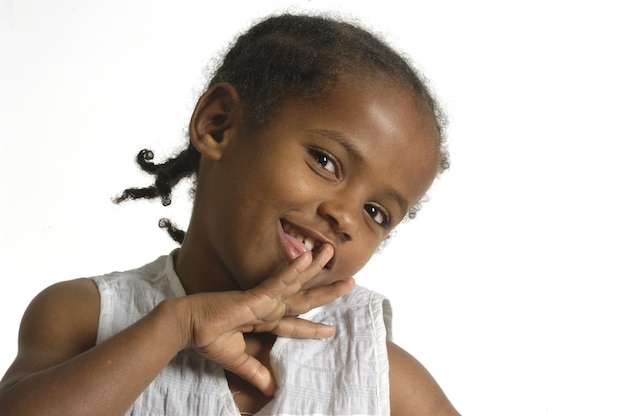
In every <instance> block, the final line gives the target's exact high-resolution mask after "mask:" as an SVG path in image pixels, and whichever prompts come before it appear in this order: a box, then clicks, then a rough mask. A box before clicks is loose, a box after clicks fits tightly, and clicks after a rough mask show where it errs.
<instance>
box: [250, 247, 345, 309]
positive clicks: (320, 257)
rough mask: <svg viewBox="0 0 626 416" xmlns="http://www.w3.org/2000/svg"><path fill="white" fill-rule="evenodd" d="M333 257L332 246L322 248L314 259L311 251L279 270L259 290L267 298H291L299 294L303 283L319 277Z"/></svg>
mask: <svg viewBox="0 0 626 416" xmlns="http://www.w3.org/2000/svg"><path fill="white" fill-rule="evenodd" d="M332 256H333V248H332V246H331V245H330V244H324V245H323V246H322V247H320V249H319V251H318V253H317V254H316V255H315V256H314V257H313V254H312V253H311V252H310V251H306V252H304V253H302V254H301V255H300V256H298V257H297V258H296V259H294V260H293V261H292V262H291V263H290V264H288V265H286V266H285V267H282V268H281V269H279V270H278V271H277V272H276V273H275V274H274V275H273V276H272V278H270V279H267V280H265V281H264V282H263V283H262V284H261V285H260V286H258V288H259V290H261V291H263V293H264V294H265V295H266V296H269V297H272V298H275V297H282V298H286V297H289V296H291V295H293V294H295V293H297V292H298V291H299V290H300V289H301V288H302V284H303V283H305V282H308V281H309V280H311V279H312V278H314V277H315V276H317V274H318V273H319V272H320V271H322V269H323V268H324V266H325V265H326V264H327V263H328V261H330V259H331V258H332Z"/></svg>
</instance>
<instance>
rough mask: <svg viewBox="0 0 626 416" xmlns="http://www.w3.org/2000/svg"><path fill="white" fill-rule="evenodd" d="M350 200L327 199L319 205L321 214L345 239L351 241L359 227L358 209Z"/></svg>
mask: <svg viewBox="0 0 626 416" xmlns="http://www.w3.org/2000/svg"><path fill="white" fill-rule="evenodd" d="M353 205H355V204H350V203H349V201H340V200H326V201H324V202H322V203H321V204H320V205H319V208H318V213H319V215H320V216H321V217H322V218H324V219H325V220H327V221H328V222H329V223H330V226H331V228H332V230H333V231H334V232H335V233H337V234H339V235H340V237H341V239H342V240H343V241H350V240H352V238H353V237H354V234H355V233H356V231H357V229H358V219H357V218H358V217H357V215H358V210H357V209H356V208H355V207H354V206H353Z"/></svg>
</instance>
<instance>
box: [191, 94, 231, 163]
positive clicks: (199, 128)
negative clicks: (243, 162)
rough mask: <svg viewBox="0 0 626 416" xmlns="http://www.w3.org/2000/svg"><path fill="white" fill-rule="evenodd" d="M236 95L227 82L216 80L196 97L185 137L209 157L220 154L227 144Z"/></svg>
mask: <svg viewBox="0 0 626 416" xmlns="http://www.w3.org/2000/svg"><path fill="white" fill-rule="evenodd" d="M238 109H239V95H238V94H237V90H236V89H235V87H233V86H232V85H231V84H228V83H225V82H220V83H218V84H215V85H213V86H212V87H211V88H209V89H208V90H207V91H206V92H205V93H204V94H203V95H202V97H200V99H199V100H198V103H197V104H196V108H195V110H194V112H193V115H192V116H191V121H190V123H189V138H190V139H191V142H192V143H193V145H194V147H195V148H196V149H197V150H198V152H200V154H201V155H204V156H206V157H208V158H210V159H212V160H219V159H220V158H221V157H222V154H223V152H224V149H225V147H226V145H228V141H229V135H228V131H229V129H231V128H232V127H233V126H234V125H235V123H236V120H238V119H239V117H238Z"/></svg>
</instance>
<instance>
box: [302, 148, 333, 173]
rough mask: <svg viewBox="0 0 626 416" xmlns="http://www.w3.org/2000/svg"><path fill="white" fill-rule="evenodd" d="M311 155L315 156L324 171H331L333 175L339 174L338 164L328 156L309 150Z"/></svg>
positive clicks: (318, 151) (319, 151)
mask: <svg viewBox="0 0 626 416" xmlns="http://www.w3.org/2000/svg"><path fill="white" fill-rule="evenodd" d="M309 153H310V154H311V156H313V159H315V162H316V163H317V164H318V165H320V166H321V167H322V168H323V169H325V170H327V171H329V172H330V173H332V174H333V175H336V174H337V164H336V163H335V162H334V161H333V159H332V158H331V157H330V156H329V155H328V154H326V153H324V152H322V151H321V150H316V149H309Z"/></svg>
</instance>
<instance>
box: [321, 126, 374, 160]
mask: <svg viewBox="0 0 626 416" xmlns="http://www.w3.org/2000/svg"><path fill="white" fill-rule="evenodd" d="M309 131H310V132H311V133H315V134H320V135H322V136H325V137H328V138H329V139H331V140H333V141H335V142H337V143H339V144H340V145H341V146H343V147H344V148H345V149H346V150H347V151H348V153H350V155H351V156H352V157H353V158H354V159H357V160H363V154H362V153H361V151H360V150H359V149H358V148H356V147H355V146H354V144H353V143H352V142H351V141H350V140H349V139H348V138H347V137H346V136H345V135H343V134H342V133H340V132H338V131H336V130H326V129H313V130H309Z"/></svg>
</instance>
